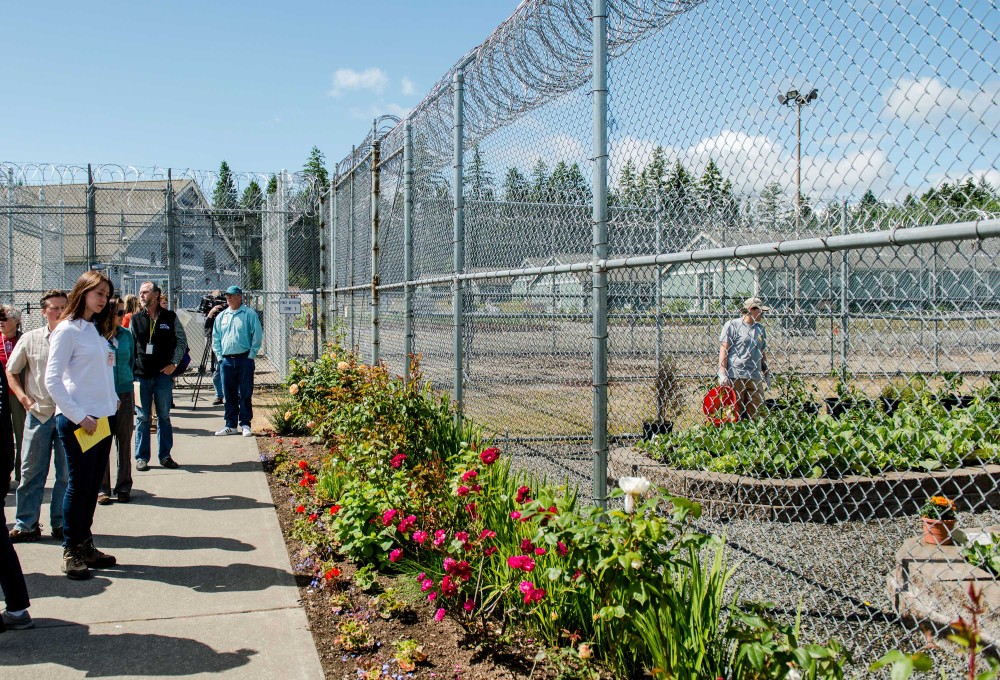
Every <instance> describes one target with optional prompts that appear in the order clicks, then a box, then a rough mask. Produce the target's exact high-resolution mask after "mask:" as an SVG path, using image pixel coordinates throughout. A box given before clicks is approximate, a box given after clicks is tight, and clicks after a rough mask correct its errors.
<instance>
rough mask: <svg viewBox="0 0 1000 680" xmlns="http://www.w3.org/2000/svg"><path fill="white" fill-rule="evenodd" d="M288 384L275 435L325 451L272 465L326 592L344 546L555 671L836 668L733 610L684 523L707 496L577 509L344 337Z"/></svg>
mask: <svg viewBox="0 0 1000 680" xmlns="http://www.w3.org/2000/svg"><path fill="white" fill-rule="evenodd" d="M288 390H289V401H288V403H287V404H286V405H285V406H284V407H283V408H281V409H279V410H278V412H277V416H276V419H275V426H276V429H277V430H278V431H279V432H280V433H281V434H292V433H295V432H299V433H302V434H309V435H311V436H312V437H314V438H315V440H316V441H318V442H322V446H323V447H324V449H325V454H324V455H323V456H322V458H321V459H320V460H306V459H299V460H297V459H296V458H295V457H294V456H288V455H287V454H286V455H285V456H282V458H283V459H282V460H278V461H276V463H277V464H276V467H275V470H274V471H275V475H276V476H279V477H281V478H284V479H286V480H290V486H289V488H290V489H292V490H293V493H294V494H295V498H296V501H295V503H294V506H293V510H294V514H295V516H296V519H294V520H293V521H292V526H291V529H290V534H291V535H292V537H294V538H295V539H296V540H298V541H301V542H302V543H303V544H305V545H307V546H310V549H311V550H312V553H313V555H314V557H313V558H311V559H313V566H314V577H315V585H316V586H317V587H322V586H326V585H327V584H330V586H331V587H333V585H334V584H336V583H338V580H339V579H340V578H341V575H340V574H338V573H337V570H341V567H340V566H338V564H339V563H336V562H335V556H342V557H346V558H348V559H350V560H351V561H352V562H353V563H354V564H356V565H357V566H358V568H359V569H360V570H361V571H365V570H368V571H369V572H372V573H373V572H374V571H375V570H379V571H384V572H389V573H395V574H397V575H400V577H402V578H404V579H408V580H409V582H410V584H411V586H410V587H411V588H412V589H414V590H416V591H419V593H420V596H419V597H420V598H421V599H422V601H423V602H424V604H423V605H422V606H423V608H424V609H425V610H426V613H427V615H428V616H430V617H432V618H433V619H434V620H437V621H441V622H444V621H445V619H447V620H448V621H450V622H451V623H450V625H455V624H457V625H458V626H460V627H461V629H462V630H464V631H465V633H466V634H467V635H469V636H471V637H472V638H473V639H474V640H477V641H478V644H481V645H484V646H488V647H496V646H500V647H502V646H504V645H510V644H512V643H515V642H516V641H519V640H523V639H525V638H531V639H533V640H535V641H536V642H537V643H538V644H539V645H540V646H541V650H542V651H543V652H544V654H541V653H540V654H539V655H538V656H537V657H535V658H536V659H537V660H538V661H539V662H541V663H543V665H544V664H548V668H549V673H550V674H552V675H560V676H561V677H584V678H592V677H599V676H604V677H609V676H615V677H632V676H636V675H639V674H641V673H643V672H648V673H650V674H652V675H653V676H657V677H677V678H688V677H690V678H704V677H732V678H749V677H755V678H756V677H760V678H765V677H785V676H786V675H787V673H788V670H789V669H790V668H796V667H799V665H800V664H805V665H806V666H807V667H811V668H813V669H814V670H816V671H817V672H818V674H816V675H814V676H811V677H842V670H838V669H840V667H841V664H842V655H841V652H840V649H839V647H838V646H837V645H836V644H834V643H831V644H830V645H829V646H827V647H819V646H815V645H813V646H810V649H811V651H810V652H808V653H805V652H802V649H804V647H800V646H799V643H798V637H797V636H798V631H797V630H796V629H795V627H794V626H789V625H783V624H780V623H779V622H777V621H775V620H772V619H770V618H768V617H767V615H766V612H763V611H762V610H761V611H758V610H755V609H753V608H751V609H750V610H749V611H744V610H741V609H733V608H731V606H730V603H728V602H727V600H726V597H725V595H724V593H725V586H726V583H727V581H728V578H729V576H730V574H731V572H730V571H729V568H728V567H727V566H726V564H725V560H724V559H723V554H724V553H723V548H722V542H721V540H720V539H719V538H718V537H714V536H707V535H704V534H701V533H698V532H696V531H694V530H693V529H692V528H691V526H690V520H691V519H694V518H697V517H698V515H699V513H700V506H698V504H696V503H691V502H688V501H685V500H683V499H680V498H672V497H664V496H660V495H658V494H656V493H655V492H652V493H648V494H646V495H643V493H642V492H643V490H644V488H645V485H644V484H641V483H636V484H631V485H630V487H629V491H630V493H629V496H628V498H629V500H630V501H631V502H630V505H632V506H633V507H632V509H633V510H634V512H623V511H621V510H610V511H607V512H603V511H602V510H601V509H600V508H596V507H593V506H590V505H586V504H583V503H578V502H577V496H576V490H575V489H574V488H572V487H568V486H558V485H555V484H550V483H546V482H545V481H544V480H539V479H535V478H532V477H531V476H528V475H524V474H521V473H514V472H513V471H512V469H511V466H510V461H509V460H507V459H505V458H504V457H503V456H502V455H501V452H500V451H499V450H497V449H496V448H494V447H492V446H489V445H488V442H484V441H483V440H482V437H481V435H480V433H479V431H478V430H477V429H476V428H475V427H474V426H472V425H471V424H469V423H467V422H464V421H457V420H456V418H455V416H454V413H453V412H452V411H451V409H450V407H449V404H448V402H447V400H446V399H444V398H442V397H439V396H436V395H434V394H433V393H432V392H431V391H430V389H429V388H428V387H427V386H426V385H424V384H423V383H422V381H421V380H420V379H419V376H418V377H417V378H416V379H414V380H413V381H412V382H411V383H410V384H406V383H405V382H404V381H403V380H402V379H401V378H399V377H398V376H392V375H391V374H389V373H388V372H387V371H386V370H385V369H384V368H383V367H380V366H376V367H369V366H365V365H363V364H360V363H359V362H358V361H357V358H356V357H354V356H353V355H351V354H350V353H348V352H346V351H345V350H343V349H340V348H338V347H332V348H328V350H327V352H326V353H324V355H323V357H322V358H321V359H320V360H319V361H317V362H315V363H293V366H292V371H291V375H290V378H289V383H288ZM621 496H622V492H621V491H616V492H615V493H614V494H612V502H616V501H615V499H617V498H618V497H621ZM355 581H357V578H355ZM359 636H360V637H363V636H361V634H360V633H358V631H354V630H349V631H342V634H341V636H340V638H341V639H340V641H339V643H338V644H340V645H341V646H342V647H343V646H345V643H346V644H360V642H358V641H357V640H355V638H357V637H359ZM765 641H766V644H765ZM345 648H346V647H345ZM750 648H753V649H754V650H757V651H754V653H749V652H748V651H747V650H748V649H750ZM800 652H801V653H800Z"/></svg>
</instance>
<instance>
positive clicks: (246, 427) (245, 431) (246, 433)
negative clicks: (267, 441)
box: [240, 425, 253, 437]
mask: <svg viewBox="0 0 1000 680" xmlns="http://www.w3.org/2000/svg"><path fill="white" fill-rule="evenodd" d="M240 429H241V430H242V431H243V436H244V437H252V436H253V430H251V429H250V426H249V425H244V426H243V427H241V428H240Z"/></svg>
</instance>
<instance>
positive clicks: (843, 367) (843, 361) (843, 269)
mask: <svg viewBox="0 0 1000 680" xmlns="http://www.w3.org/2000/svg"><path fill="white" fill-rule="evenodd" d="M840 233H841V234H843V235H845V236H846V235H847V201H844V209H843V211H842V212H841V215H840ZM850 252H851V251H849V250H844V251H841V254H840V380H841V382H844V383H846V382H847V353H848V351H849V343H850V331H849V330H848V321H849V316H850V312H851V310H850V301H849V300H848V299H847V296H848V294H849V292H850V290H851V284H850V276H851V272H850V269H849V267H848V263H847V258H848V257H850Z"/></svg>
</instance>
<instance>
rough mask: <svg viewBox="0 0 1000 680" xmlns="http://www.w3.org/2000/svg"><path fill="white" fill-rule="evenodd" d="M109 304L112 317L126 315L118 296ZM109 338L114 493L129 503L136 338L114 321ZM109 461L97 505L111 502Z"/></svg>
mask: <svg viewBox="0 0 1000 680" xmlns="http://www.w3.org/2000/svg"><path fill="white" fill-rule="evenodd" d="M108 307H110V308H112V309H115V310H116V316H115V318H116V319H118V320H120V319H121V318H122V317H124V316H125V303H124V302H123V301H122V299H121V298H120V297H117V296H116V297H113V298H111V301H110V302H109V303H108ZM108 340H109V341H110V342H111V344H112V345H114V347H115V371H114V372H115V391H116V392H117V393H118V412H117V413H116V414H115V420H116V421H117V428H116V429H115V430H114V431H113V432H114V438H115V446H116V447H117V449H118V476H117V477H116V479H115V486H114V495H115V498H116V499H117V500H118V502H119V503H128V502H129V500H131V494H132V433H133V431H134V430H135V387H134V386H133V381H134V380H135V378H134V376H133V374H132V370H133V368H134V367H135V339H134V338H133V337H132V334H131V333H130V332H129V330H128V329H127V328H125V327H124V326H121V325H119V324H118V323H116V324H115V328H114V331H113V332H112V333H111V335H109V336H108ZM111 495H112V489H111V462H110V461H109V462H108V464H107V466H106V467H105V469H104V481H103V482H102V483H101V493H100V494H99V495H98V496H97V503H98V504H99V505H110V504H111Z"/></svg>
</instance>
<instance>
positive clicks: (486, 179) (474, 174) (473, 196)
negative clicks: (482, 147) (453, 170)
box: [463, 144, 496, 201]
mask: <svg viewBox="0 0 1000 680" xmlns="http://www.w3.org/2000/svg"><path fill="white" fill-rule="evenodd" d="M463 181H464V182H465V195H466V196H467V197H468V198H469V199H470V200H473V201H493V200H496V191H495V189H494V181H493V173H492V172H490V170H489V169H488V168H487V167H486V166H485V164H484V163H483V157H482V155H481V154H480V153H479V146H478V145H476V144H474V145H473V146H472V162H471V163H469V170H468V172H467V173H466V174H465V177H464V178H463Z"/></svg>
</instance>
